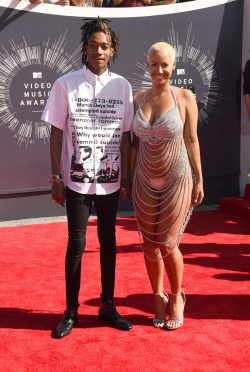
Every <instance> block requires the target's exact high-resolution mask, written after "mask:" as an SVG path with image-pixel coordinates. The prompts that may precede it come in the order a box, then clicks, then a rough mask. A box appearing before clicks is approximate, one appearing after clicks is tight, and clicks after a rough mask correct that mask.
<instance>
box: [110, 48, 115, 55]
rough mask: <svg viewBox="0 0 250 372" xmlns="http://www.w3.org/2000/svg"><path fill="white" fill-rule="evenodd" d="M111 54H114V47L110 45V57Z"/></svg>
mask: <svg viewBox="0 0 250 372" xmlns="http://www.w3.org/2000/svg"><path fill="white" fill-rule="evenodd" d="M113 54H114V47H111V48H110V57H112V56H113Z"/></svg>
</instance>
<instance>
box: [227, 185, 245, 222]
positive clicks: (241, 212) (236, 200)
mask: <svg viewBox="0 0 250 372" xmlns="http://www.w3.org/2000/svg"><path fill="white" fill-rule="evenodd" d="M220 210H221V211H223V212H226V213H229V214H231V215H232V216H237V217H239V218H242V219H245V220H248V221H250V183H247V184H246V188H245V195H244V196H234V197H230V198H220Z"/></svg>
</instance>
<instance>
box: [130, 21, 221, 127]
mask: <svg viewBox="0 0 250 372" xmlns="http://www.w3.org/2000/svg"><path fill="white" fill-rule="evenodd" d="M171 24H172V23H171ZM162 41H165V42H167V43H169V44H170V45H172V46H173V48H174V49H175V58H176V62H177V68H176V70H175V71H173V75H172V79H171V80H170V83H171V84H173V85H176V86H178V84H179V86H181V87H182V88H188V89H190V90H192V91H193V92H194V94H195V97H196V99H197V103H198V108H199V119H198V123H199V125H202V124H203V123H207V122H208V121H209V116H210V114H212V113H216V114H221V111H220V109H219V108H218V106H219V104H220V102H221V100H222V99H227V97H226V96H225V95H223V94H222V93H221V91H222V87H223V77H222V73H221V70H220V66H219V64H218V63H217V62H216V60H215V56H214V55H212V54H211V52H210V51H209V50H208V51H204V52H203V51H201V47H200V45H195V38H194V36H192V23H191V24H190V25H189V26H188V30H187V36H186V40H185V41H184V42H182V41H181V40H179V35H178V32H177V31H176V30H175V29H174V26H173V24H172V27H171V29H170V30H169V36H168V37H167V38H166V40H162ZM144 56H145V60H147V55H146V54H144ZM136 66H137V67H138V68H139V69H141V70H142V73H134V75H135V76H137V78H129V80H130V82H131V85H132V89H133V93H136V92H138V91H140V90H144V89H150V88H151V87H152V80H151V77H150V75H149V72H148V68H147V64H146V62H145V63H141V62H136ZM185 75H188V78H186V79H183V77H184V76H185ZM185 80H186V82H185V83H184V81H185ZM199 80H200V81H199ZM198 86H199V87H200V88H199V87H198ZM197 87H198V88H197ZM197 89H198V90H200V91H199V92H198V93H197V94H196V90H197Z"/></svg>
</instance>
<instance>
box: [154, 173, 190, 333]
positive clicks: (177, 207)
mask: <svg viewBox="0 0 250 372" xmlns="http://www.w3.org/2000/svg"><path fill="white" fill-rule="evenodd" d="M191 185H192V184H191V182H190V187H188V180H186V181H183V183H181V184H180V187H179V189H178V190H176V194H175V196H174V197H173V196H171V197H172V199H173V200H172V201H171V203H170V205H169V206H168V204H169V201H170V198H169V199H166V201H165V203H163V204H162V206H161V208H160V211H159V222H160V221H162V223H159V224H158V227H157V232H158V233H159V235H157V239H158V241H159V247H160V250H161V253H162V256H163V257H164V256H165V255H166V254H167V253H168V252H171V250H172V249H173V247H174V246H175V244H176V243H177V239H178V234H179V232H180V229H181V227H182V224H183V221H184V220H185V217H186V215H187V212H188V210H189V206H190V202H191V190H192V187H191ZM165 193H166V194H167V191H165ZM162 197H163V198H164V193H162ZM167 206H168V207H167ZM166 207H167V208H166ZM166 230H168V231H166ZM176 235H177V236H176ZM175 236H176V237H175ZM174 237H175V238H174ZM171 239H172V240H171ZM167 241H169V242H168V243H166V244H160V243H163V242H167ZM163 261H164V266H165V269H166V272H167V275H168V279H169V283H170V287H171V293H174V294H177V293H179V292H180V290H181V284H182V278H183V258H182V254H181V252H180V250H179V248H178V246H176V247H175V248H174V249H173V250H172V252H171V253H170V254H169V255H168V256H166V257H164V259H163ZM182 314H183V299H182V296H181V295H178V296H171V297H170V314H169V319H173V320H182ZM169 324H170V322H169ZM177 325H179V323H178V322H171V326H172V327H173V328H174V327H176V326H177Z"/></svg>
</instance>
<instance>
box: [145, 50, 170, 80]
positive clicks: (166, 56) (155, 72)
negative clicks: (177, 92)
mask: <svg viewBox="0 0 250 372" xmlns="http://www.w3.org/2000/svg"><path fill="white" fill-rule="evenodd" d="M147 65H148V70H149V75H150V76H151V79H152V81H153V83H154V84H157V85H159V84H160V85H161V84H164V83H166V82H167V81H168V80H169V79H170V77H171V75H172V71H173V70H174V69H175V66H176V61H173V57H172V54H171V52H170V51H169V50H167V49H162V50H157V51H152V52H150V53H149V55H148V61H147Z"/></svg>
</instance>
